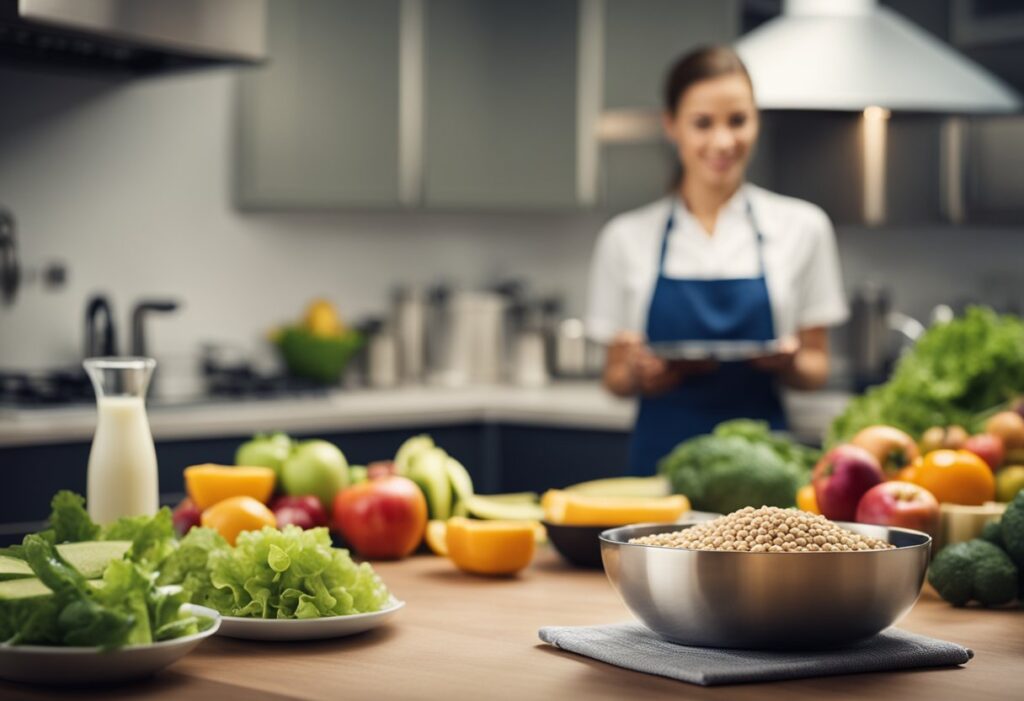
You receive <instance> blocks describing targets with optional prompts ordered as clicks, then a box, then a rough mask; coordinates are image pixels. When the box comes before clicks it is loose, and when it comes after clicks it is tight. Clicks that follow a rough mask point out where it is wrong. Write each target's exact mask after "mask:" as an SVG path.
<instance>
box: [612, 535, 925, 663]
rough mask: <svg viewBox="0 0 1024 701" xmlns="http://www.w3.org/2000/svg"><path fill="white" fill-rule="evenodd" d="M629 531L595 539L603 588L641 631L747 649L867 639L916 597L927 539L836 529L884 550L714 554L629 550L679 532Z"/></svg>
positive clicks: (691, 642)
mask: <svg viewBox="0 0 1024 701" xmlns="http://www.w3.org/2000/svg"><path fill="white" fill-rule="evenodd" d="M692 525H693V524H681V525H676V526H666V525H665V524H661V525H657V524H655V525H651V524H647V525H635V526H624V527H622V528H612V529H609V530H607V531H604V532H603V533H602V534H601V536H600V539H601V558H602V560H603V562H604V569H605V572H606V573H607V574H608V579H610V580H611V583H612V586H614V587H615V589H616V590H617V591H618V592H619V595H620V596H621V597H622V600H623V601H624V602H625V603H626V606H628V607H629V609H630V611H632V612H633V614H634V615H635V616H636V617H637V618H639V619H640V620H641V621H642V622H643V623H644V624H645V625H646V626H647V627H648V628H650V629H651V630H653V631H654V632H655V633H657V634H659V635H661V636H662V637H664V638H667V639H668V640H671V641H673V642H677V643H682V644H684V645H695V646H701V647H723V648H743V649H749V650H771V649H787V648H788V649H816V648H819V647H824V646H837V645H843V644H847V643H851V642H854V641H856V640H860V639H862V638H867V637H869V636H872V635H874V634H875V633H878V632H879V631H881V630H883V629H885V628H887V627H889V626H891V625H892V624H894V623H895V622H896V621H898V620H899V619H900V618H902V617H903V616H904V614H906V613H907V612H908V611H909V610H910V609H911V608H912V607H913V605H914V602H915V601H917V597H918V595H919V594H920V593H921V585H922V583H923V582H924V576H925V571H926V570H927V567H928V552H929V549H930V547H931V538H930V537H929V536H928V535H927V534H925V533H921V532H919V531H912V530H909V529H905V528H885V527H882V526H866V525H863V524H859V523H839V524H838V525H840V526H842V527H843V528H846V529H848V530H851V531H855V532H857V533H862V534H864V535H868V536H872V537H875V538H881V539H885V540H888V541H889V542H890V543H892V544H894V545H896V548H895V549H892V550H874V551H866V552H839V553H836V552H830V553H820V552H817V553H751V552H718V551H702V550H686V549H682V548H666V547H657V546H651V545H635V544H630V543H629V540H630V539H631V538H637V537H640V536H645V535H651V534H653V533H666V532H670V531H678V530H682V529H684V528H689V527H690V526H692Z"/></svg>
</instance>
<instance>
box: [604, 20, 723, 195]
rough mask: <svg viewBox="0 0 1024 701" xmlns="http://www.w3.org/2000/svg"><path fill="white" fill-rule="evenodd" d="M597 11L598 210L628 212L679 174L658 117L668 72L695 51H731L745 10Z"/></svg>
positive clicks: (659, 190) (665, 189)
mask: <svg viewBox="0 0 1024 701" xmlns="http://www.w3.org/2000/svg"><path fill="white" fill-rule="evenodd" d="M599 6H600V10H601V15H600V19H599V21H598V25H599V27H600V29H599V32H600V34H601V36H602V42H601V44H602V47H601V52H600V56H601V59H600V65H601V67H602V70H601V81H600V82H601V94H602V99H601V101H600V104H601V115H600V118H599V126H598V133H599V134H600V136H599V137H598V138H599V145H598V150H599V156H598V159H597V160H598V162H599V164H600V165H599V167H598V171H597V177H598V184H597V202H598V204H599V205H600V206H601V207H603V208H606V209H610V210H623V209H628V208H631V207H636V206H639V205H642V204H645V203H647V202H650V201H652V200H654V199H656V198H658V197H662V196H664V195H665V193H666V192H667V191H668V188H669V187H670V183H671V180H672V174H673V171H675V170H676V169H677V166H676V162H677V159H676V156H675V153H674V151H673V149H672V147H671V145H670V144H668V143H667V142H666V141H665V139H664V138H663V137H662V135H661V124H660V117H659V115H660V113H661V110H662V109H663V104H662V99H663V98H662V91H663V84H664V82H665V77H666V75H667V73H668V69H669V67H670V66H671V65H672V63H673V62H674V61H675V60H676V59H677V58H679V57H680V56H682V55H683V54H685V53H686V52H688V51H691V50H693V49H695V48H697V47H698V46H705V45H709V44H728V43H731V42H732V41H733V40H734V39H735V38H736V36H737V34H738V31H739V20H740V7H739V3H738V0H716V1H715V2H708V1H707V0H603V1H602V2H600V3H599Z"/></svg>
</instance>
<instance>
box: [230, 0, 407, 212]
mask: <svg viewBox="0 0 1024 701" xmlns="http://www.w3.org/2000/svg"><path fill="white" fill-rule="evenodd" d="M399 9H400V0H375V2H360V1H359V0H303V2H293V1H291V0H272V1H271V2H270V3H269V5H268V20H269V22H268V27H269V29H268V34H269V36H268V50H269V53H270V56H271V58H270V60H269V62H268V63H267V64H266V65H265V66H262V67H259V68H255V69H250V70H246V71H243V72H242V74H241V77H240V79H239V83H238V101H237V106H238V109H237V127H236V128H237V143H236V148H237V153H236V159H237V161H236V163H237V167H236V189H237V193H236V195H237V200H238V204H239V206H240V207H242V208H245V209H289V208H291V209H317V208H341V207H391V206H395V205H397V203H398V201H399V153H398V149H399V146H398V144H399V139H398V133H399Z"/></svg>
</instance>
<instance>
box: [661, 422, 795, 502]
mask: <svg viewBox="0 0 1024 701" xmlns="http://www.w3.org/2000/svg"><path fill="white" fill-rule="evenodd" d="M658 470H659V472H661V473H662V474H665V475H667V476H668V477H669V479H670V481H671V483H672V491H674V492H676V493H678V494H685V495H686V496H687V497H689V499H690V502H691V503H692V504H693V506H694V508H696V509H700V510H703V511H717V512H720V513H723V514H727V513H730V512H733V511H736V510H737V509H742V508H743V507H745V506H756V507H759V506H781V507H786V506H793V505H794V503H795V498H796V491H797V489H799V488H800V485H801V484H803V482H804V481H805V480H806V475H805V474H804V473H803V471H802V470H801V468H800V467H799V466H797V465H794V464H791V463H788V462H786V461H784V460H783V459H782V458H781V457H779V455H778V454H777V453H776V452H775V451H774V450H772V448H771V447H770V446H768V445H767V444H765V443H755V442H751V441H750V440H748V439H747V438H745V437H743V436H739V435H726V436H722V435H706V436H700V437H697V438H692V439H690V440H688V441H686V442H685V443H682V444H680V445H679V446H677V447H676V449H675V450H673V451H672V452H671V453H670V454H669V455H668V456H667V457H665V458H663V459H662V460H661V462H660V463H659V465H658Z"/></svg>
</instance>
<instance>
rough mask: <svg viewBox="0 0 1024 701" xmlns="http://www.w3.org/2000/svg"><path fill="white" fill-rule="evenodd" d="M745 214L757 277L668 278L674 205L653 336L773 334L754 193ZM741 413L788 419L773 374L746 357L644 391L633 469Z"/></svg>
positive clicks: (650, 319) (779, 425) (649, 466)
mask: <svg viewBox="0 0 1024 701" xmlns="http://www.w3.org/2000/svg"><path fill="white" fill-rule="evenodd" d="M747 215H748V216H749V218H750V222H751V224H752V226H753V228H754V232H755V233H756V234H757V257H758V264H759V267H760V273H759V275H758V276H757V277H751V278H722V279H712V280H705V279H694V278H670V277H666V275H665V252H666V251H667V250H668V238H669V234H670V233H671V232H672V227H673V219H674V208H673V212H672V213H670V214H669V217H668V221H667V222H666V223H665V233H664V234H663V235H662V240H661V253H660V257H659V259H658V280H657V282H656V283H655V286H654V293H653V294H652V295H651V306H650V309H649V311H648V313H647V340H648V342H651V343H654V342H658V341H691V340H755V341H768V340H771V339H774V338H775V324H774V322H773V320H772V308H771V301H770V299H769V296H768V285H767V284H766V282H765V275H764V251H763V248H764V237H763V236H762V235H761V229H760V228H759V227H758V225H757V221H756V220H755V219H754V211H753V208H752V207H751V206H750V202H749V201H748V202H747ZM741 417H742V418H752V419H762V420H765V421H767V422H768V423H769V424H770V425H771V427H772V428H773V429H776V430H784V429H785V427H786V417H785V413H784V412H783V409H782V402H781V401H780V399H779V392H778V387H777V385H776V382H775V379H774V377H773V376H772V375H771V374H770V373H766V372H762V371H759V370H757V369H755V368H753V367H751V366H750V364H749V363H747V362H728V363H721V364H720V365H719V367H718V369H717V370H715V371H713V372H710V373H708V374H705V375H694V376H692V377H686V378H685V379H684V380H683V382H682V384H681V385H680V386H679V387H676V388H675V389H673V390H671V391H669V392H668V393H667V394H664V395H660V396H657V397H650V398H647V397H645V398H643V399H641V400H640V411H639V414H638V415H637V420H636V427H635V428H634V430H633V440H632V444H631V446H630V465H631V467H632V471H633V474H637V475H644V474H648V475H649V474H653V473H654V471H655V468H656V467H657V463H658V460H660V459H661V458H662V457H664V456H665V455H667V454H668V453H670V452H671V451H672V448H674V447H675V446H676V445H677V444H679V443H680V442H682V441H684V440H686V439H687V438H690V437H691V436H696V435H700V434H703V433H709V432H710V431H711V429H713V428H714V427H715V425H716V424H718V423H720V422H722V421H727V420H729V419H736V418H741Z"/></svg>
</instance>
